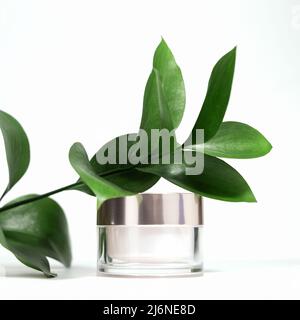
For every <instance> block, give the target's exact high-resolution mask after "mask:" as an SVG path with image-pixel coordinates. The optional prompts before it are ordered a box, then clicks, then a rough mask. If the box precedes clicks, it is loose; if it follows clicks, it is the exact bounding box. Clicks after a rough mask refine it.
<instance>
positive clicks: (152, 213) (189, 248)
mask: <svg viewBox="0 0 300 320" xmlns="http://www.w3.org/2000/svg"><path fill="white" fill-rule="evenodd" d="M202 222H203V219H202V198H201V197H199V196H196V195H194V194H192V193H172V194H152V193H144V194H139V195H135V196H127V197H123V198H117V199H111V200H107V201H106V202H104V203H103V205H102V206H101V208H100V209H99V210H98V214H97V227H98V272H99V274H107V275H116V276H142V277H147V276H150V277H153V276H187V275H197V274H198V275H199V274H201V273H202V268H203V261H202V248H201V247H202V240H201V238H202V225H203V223H202Z"/></svg>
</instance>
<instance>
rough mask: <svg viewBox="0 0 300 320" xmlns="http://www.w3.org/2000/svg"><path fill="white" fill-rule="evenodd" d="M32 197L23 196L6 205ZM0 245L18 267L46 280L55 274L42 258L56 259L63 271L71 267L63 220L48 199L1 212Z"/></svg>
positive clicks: (65, 221)
mask: <svg viewBox="0 0 300 320" xmlns="http://www.w3.org/2000/svg"><path fill="white" fill-rule="evenodd" d="M34 196H35V195H26V196H23V197H21V198H18V199H15V200H14V201H12V202H10V203H9V204H13V203H16V202H19V201H23V200H25V199H28V198H32V197H34ZM9 204H8V205H9ZM0 243H1V244H2V245H3V246H4V247H5V248H7V249H8V250H10V251H11V252H12V253H13V254H14V255H15V256H16V257H17V258H18V259H19V260H20V261H21V262H22V263H24V264H25V265H27V266H29V267H31V268H34V269H36V270H39V271H42V272H43V273H44V274H45V275H46V276H49V277H51V276H55V274H53V273H52V272H51V271H50V266H49V262H48V260H47V258H46V257H50V258H53V259H56V260H58V261H60V262H61V263H62V264H63V265H65V266H66V267H69V266H70V264H71V260H72V255H71V246H70V240H69V231H68V225H67V220H66V217H65V215H64V212H63V210H62V208H61V207H60V206H59V205H58V203H57V202H55V201H54V200H52V199H50V198H44V199H41V200H37V201H35V202H32V203H28V204H24V205H22V206H18V207H15V208H12V209H9V210H6V211H3V212H1V214H0Z"/></svg>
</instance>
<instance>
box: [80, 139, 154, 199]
mask: <svg viewBox="0 0 300 320" xmlns="http://www.w3.org/2000/svg"><path fill="white" fill-rule="evenodd" d="M128 136H129V134H126V135H123V136H120V137H117V138H114V139H112V140H110V141H109V142H107V143H106V144H105V145H104V146H102V147H101V148H100V150H99V153H104V152H105V151H107V150H109V149H110V150H112V156H113V157H115V159H116V163H115V164H111V163H106V164H99V162H98V161H97V157H96V155H95V156H94V157H93V158H92V159H91V161H90V163H91V165H92V167H93V170H94V172H95V173H96V174H97V175H98V176H103V177H105V180H106V181H109V182H111V183H113V184H114V185H116V186H118V187H120V188H125V189H126V190H128V191H130V192H132V193H140V192H144V191H146V190H148V189H149V188H151V187H152V186H153V185H154V184H155V183H156V182H157V181H158V180H159V177H158V176H156V175H153V174H150V173H144V172H141V171H138V170H137V169H136V168H135V166H133V165H132V164H130V163H129V162H128V157H127V164H120V162H121V161H120V155H119V148H118V146H119V143H121V142H120V141H122V140H123V139H126V141H128ZM130 136H131V137H132V140H130V141H128V142H127V148H126V151H127V153H126V154H127V156H128V150H129V149H130V147H131V146H132V145H133V144H134V143H135V142H136V140H134V139H133V138H134V137H135V138H137V135H136V134H130ZM112 146H113V148H114V147H115V148H114V149H111V148H112ZM76 189H77V190H79V191H83V192H86V193H88V194H91V190H90V188H88V187H87V186H86V185H83V186H79V187H76Z"/></svg>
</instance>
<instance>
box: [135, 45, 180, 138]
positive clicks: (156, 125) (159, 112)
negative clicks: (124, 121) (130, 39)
mask: <svg viewBox="0 0 300 320" xmlns="http://www.w3.org/2000/svg"><path fill="white" fill-rule="evenodd" d="M184 108H185V88H184V82H183V78H182V74H181V71H180V68H179V67H178V66H177V64H176V61H175V59H174V56H173V54H172V52H171V50H170V49H169V48H168V46H167V44H166V42H165V41H164V40H163V39H162V40H161V42H160V44H159V46H158V47H157V49H156V51H155V54H154V58H153V69H152V72H151V74H150V76H149V79H148V81H147V84H146V88H145V93H144V103H143V114H142V120H141V124H140V128H141V129H144V130H146V131H147V132H149V131H150V130H151V129H163V128H166V129H169V130H173V129H176V128H177V127H178V126H179V124H180V122H181V119H182V116H183V113H184Z"/></svg>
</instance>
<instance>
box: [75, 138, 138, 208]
mask: <svg viewBox="0 0 300 320" xmlns="http://www.w3.org/2000/svg"><path fill="white" fill-rule="evenodd" d="M69 159H70V163H71V165H72V167H73V168H74V169H75V171H76V172H77V173H78V174H79V177H80V179H81V181H83V182H84V183H85V184H86V185H87V186H88V188H89V189H90V190H91V191H92V192H93V193H94V194H95V196H96V197H97V198H98V203H99V205H101V203H103V202H104V201H105V200H107V199H111V198H118V197H122V196H126V195H131V194H132V192H131V191H129V190H126V189H125V188H126V186H124V187H123V188H121V187H119V186H117V185H115V184H113V183H112V182H110V181H108V180H107V179H106V178H103V177H101V176H99V175H98V173H97V172H96V171H95V169H94V168H93V166H92V165H91V163H90V161H89V158H88V155H87V153H86V151H85V149H84V147H83V146H82V144H80V143H78V142H77V143H74V144H73V146H72V147H71V149H70V152H69Z"/></svg>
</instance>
